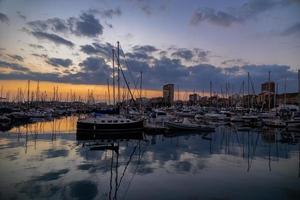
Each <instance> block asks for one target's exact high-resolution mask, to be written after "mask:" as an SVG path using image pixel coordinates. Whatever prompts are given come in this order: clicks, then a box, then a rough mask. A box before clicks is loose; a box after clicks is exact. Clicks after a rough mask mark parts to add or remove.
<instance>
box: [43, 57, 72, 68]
mask: <svg viewBox="0 0 300 200" xmlns="http://www.w3.org/2000/svg"><path fill="white" fill-rule="evenodd" d="M46 62H47V63H48V64H50V65H53V66H56V67H59V66H62V67H69V66H71V65H72V64H73V62H72V60H71V59H62V58H49V59H48V60H47V61H46Z"/></svg>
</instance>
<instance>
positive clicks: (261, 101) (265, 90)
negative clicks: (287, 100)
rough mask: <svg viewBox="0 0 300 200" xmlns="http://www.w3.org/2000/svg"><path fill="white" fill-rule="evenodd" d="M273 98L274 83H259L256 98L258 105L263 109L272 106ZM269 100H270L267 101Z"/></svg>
mask: <svg viewBox="0 0 300 200" xmlns="http://www.w3.org/2000/svg"><path fill="white" fill-rule="evenodd" d="M274 100H275V83H274V82H272V81H271V82H265V83H263V84H261V93H260V94H259V95H258V97H257V98H256V101H257V103H258V105H259V106H260V107H261V108H263V109H268V108H269V106H270V108H273V107H274V106H275V105H274ZM269 101H270V102H269Z"/></svg>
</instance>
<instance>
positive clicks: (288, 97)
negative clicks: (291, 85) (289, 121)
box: [276, 92, 299, 105]
mask: <svg viewBox="0 0 300 200" xmlns="http://www.w3.org/2000/svg"><path fill="white" fill-rule="evenodd" d="M298 98H299V94H298V93H296V92H295V93H286V94H278V95H276V104H277V105H284V104H290V105H297V104H299V101H298Z"/></svg>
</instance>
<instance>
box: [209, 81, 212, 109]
mask: <svg viewBox="0 0 300 200" xmlns="http://www.w3.org/2000/svg"><path fill="white" fill-rule="evenodd" d="M209 96H210V104H212V82H211V81H210V82H209Z"/></svg>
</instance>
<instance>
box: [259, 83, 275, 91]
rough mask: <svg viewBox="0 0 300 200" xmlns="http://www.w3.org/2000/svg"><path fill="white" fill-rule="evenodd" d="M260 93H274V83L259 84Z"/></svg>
mask: <svg viewBox="0 0 300 200" xmlns="http://www.w3.org/2000/svg"><path fill="white" fill-rule="evenodd" d="M261 92H262V93H264V92H270V93H274V92H275V83H274V82H272V81H271V82H265V83H263V84H261Z"/></svg>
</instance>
